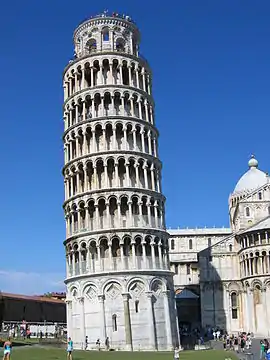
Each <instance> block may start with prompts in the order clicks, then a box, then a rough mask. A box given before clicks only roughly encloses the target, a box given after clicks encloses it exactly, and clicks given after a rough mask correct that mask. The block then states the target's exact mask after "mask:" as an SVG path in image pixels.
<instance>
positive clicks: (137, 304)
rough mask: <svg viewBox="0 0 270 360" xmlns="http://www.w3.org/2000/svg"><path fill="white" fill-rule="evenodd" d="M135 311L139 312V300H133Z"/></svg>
mask: <svg viewBox="0 0 270 360" xmlns="http://www.w3.org/2000/svg"><path fill="white" fill-rule="evenodd" d="M135 312H136V313H138V312H139V300H136V301H135Z"/></svg>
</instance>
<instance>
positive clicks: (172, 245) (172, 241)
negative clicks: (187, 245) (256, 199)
mask: <svg viewBox="0 0 270 360" xmlns="http://www.w3.org/2000/svg"><path fill="white" fill-rule="evenodd" d="M174 247H175V244H174V239H171V250H174Z"/></svg>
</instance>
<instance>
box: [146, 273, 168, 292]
mask: <svg viewBox="0 0 270 360" xmlns="http://www.w3.org/2000/svg"><path fill="white" fill-rule="evenodd" d="M149 287H150V290H151V291H153V293H154V295H155V296H159V295H160V293H161V292H162V291H165V290H166V288H167V285H166V284H165V283H164V280H163V279H161V278H157V277H156V278H154V279H152V280H151V282H150V284H149Z"/></svg>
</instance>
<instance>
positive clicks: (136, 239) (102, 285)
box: [63, 14, 179, 350]
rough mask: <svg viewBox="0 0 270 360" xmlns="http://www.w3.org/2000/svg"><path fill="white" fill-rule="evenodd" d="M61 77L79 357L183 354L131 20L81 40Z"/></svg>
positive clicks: (105, 24) (99, 24)
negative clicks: (97, 351) (107, 352)
mask: <svg viewBox="0 0 270 360" xmlns="http://www.w3.org/2000/svg"><path fill="white" fill-rule="evenodd" d="M73 40H74V46H75V56H74V59H73V60H72V61H70V62H69V64H68V66H67V67H66V68H65V70H64V75H63V85H64V123H65V132H64V136H63V139H64V151H65V165H64V169H63V175H64V179H65V202H64V211H65V218H66V240H65V243H64V244H65V249H66V259H67V274H66V285H67V317H68V319H67V322H68V333H69V335H70V336H71V337H72V338H73V341H74V344H75V348H81V347H82V344H83V343H84V339H85V336H88V339H89V343H90V346H89V348H91V347H92V346H94V344H95V342H96V340H97V339H98V338H99V339H100V341H101V345H102V346H104V343H105V339H106V338H107V337H108V338H109V343H110V346H111V347H112V348H115V349H125V350H143V349H145V350H168V349H171V348H172V347H173V346H175V345H177V344H178V340H179V339H178V336H177V333H178V332H177V325H176V311H175V300H174V287H173V278H172V273H171V271H170V267H169V260H168V233H167V232H166V230H165V222H164V202H165V198H164V196H163V195H162V193H161V184H160V182H161V162H160V160H159V158H158V153H157V149H158V131H157V129H156V127H155V117H154V101H153V97H152V89H151V78H152V74H151V69H150V68H149V65H148V63H147V61H146V60H145V59H143V58H142V57H141V56H140V55H139V42H140V34H139V30H138V28H137V27H136V25H135V24H134V23H133V21H132V20H131V19H130V18H129V17H127V16H119V15H118V14H113V15H111V16H108V15H107V14H101V15H98V16H96V17H93V18H90V19H88V20H85V21H84V22H82V23H81V24H80V25H79V26H78V27H77V29H76V30H75V32H74V37H73Z"/></svg>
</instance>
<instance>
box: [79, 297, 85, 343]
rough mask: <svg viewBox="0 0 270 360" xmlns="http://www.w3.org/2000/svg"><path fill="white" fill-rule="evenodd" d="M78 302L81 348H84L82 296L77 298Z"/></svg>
mask: <svg viewBox="0 0 270 360" xmlns="http://www.w3.org/2000/svg"><path fill="white" fill-rule="evenodd" d="M79 304H80V338H81V341H80V342H81V348H82V349H83V348H84V342H85V316H84V297H80V298H79Z"/></svg>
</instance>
